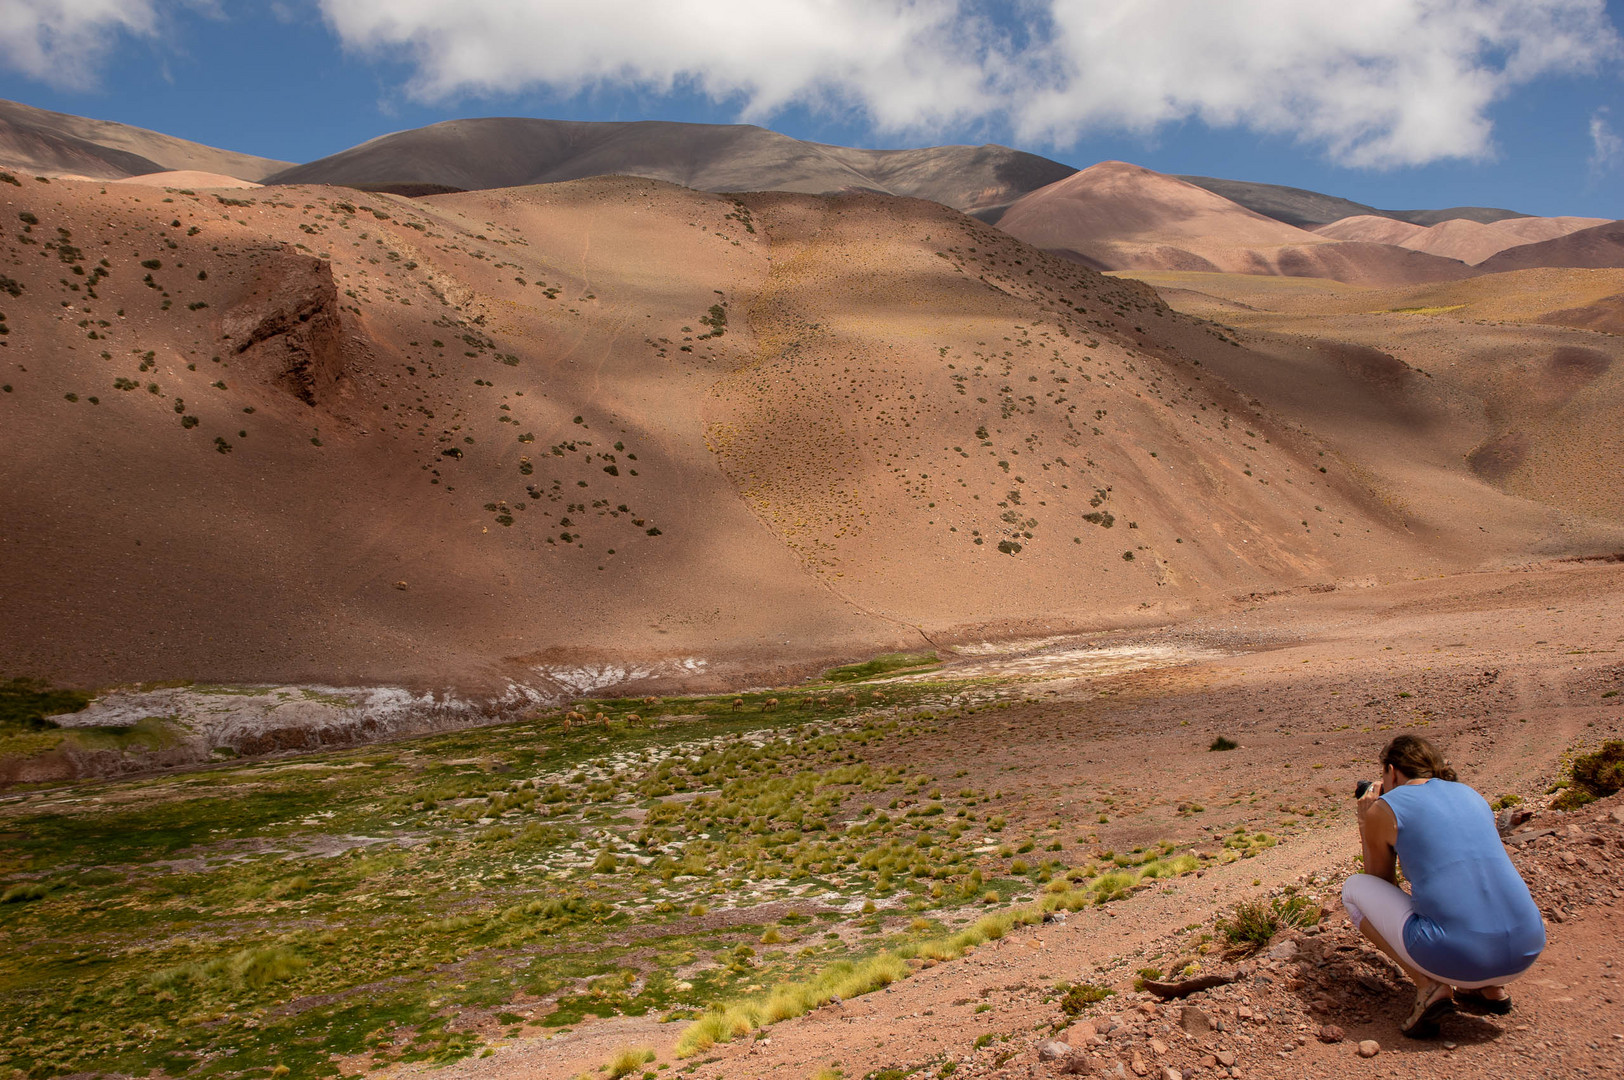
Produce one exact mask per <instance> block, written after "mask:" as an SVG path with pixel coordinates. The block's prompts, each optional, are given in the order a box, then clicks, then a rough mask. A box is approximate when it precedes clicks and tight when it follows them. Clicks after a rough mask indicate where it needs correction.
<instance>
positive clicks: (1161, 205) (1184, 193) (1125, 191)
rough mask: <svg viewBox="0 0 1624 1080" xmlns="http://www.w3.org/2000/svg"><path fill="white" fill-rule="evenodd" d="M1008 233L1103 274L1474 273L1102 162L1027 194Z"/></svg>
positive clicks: (1367, 279) (1371, 278)
mask: <svg viewBox="0 0 1624 1080" xmlns="http://www.w3.org/2000/svg"><path fill="white" fill-rule="evenodd" d="M998 227H999V228H1001V229H1003V230H1004V231H1006V232H1008V233H1009V234H1010V235H1012V236H1016V237H1018V238H1020V239H1021V240H1024V241H1026V242H1027V243H1029V244H1032V245H1033V246H1034V247H1039V248H1043V249H1045V250H1048V251H1057V252H1065V253H1067V254H1068V256H1069V257H1071V258H1074V259H1076V260H1077V261H1079V262H1082V263H1083V264H1084V265H1087V266H1092V267H1095V268H1098V269H1102V270H1132V271H1141V270H1184V271H1211V272H1224V273H1242V274H1280V275H1286V276H1289V277H1329V278H1334V279H1336V280H1338V281H1347V282H1354V283H1361V284H1382V285H1390V284H1397V283H1413V282H1418V281H1439V280H1450V279H1453V278H1458V277H1464V276H1468V275H1470V274H1471V272H1472V271H1471V270H1470V268H1469V267H1467V266H1465V265H1464V264H1462V263H1460V262H1458V261H1455V260H1449V259H1442V258H1438V257H1436V256H1432V255H1427V254H1423V253H1419V252H1412V251H1409V250H1406V249H1403V248H1399V247H1394V246H1392V245H1386V244H1370V243H1357V242H1349V243H1343V242H1337V241H1335V240H1333V239H1329V238H1327V237H1323V236H1318V235H1315V234H1314V233H1311V232H1307V231H1305V230H1303V229H1299V228H1296V227H1294V226H1291V225H1287V224H1285V223H1284V222H1281V221H1277V220H1275V219H1274V218H1270V217H1266V216H1264V215H1263V214H1259V213H1255V212H1253V211H1251V210H1248V209H1246V208H1245V207H1243V206H1240V205H1239V204H1237V203H1234V202H1231V201H1230V200H1228V199H1225V198H1223V197H1221V196H1219V195H1215V194H1213V193H1212V192H1210V191H1208V190H1206V189H1205V188H1201V187H1198V186H1196V185H1194V184H1190V183H1186V182H1185V181H1183V180H1180V179H1178V178H1176V177H1172V176H1166V175H1163V174H1161V173H1156V172H1152V171H1151V170H1149V169H1144V168H1141V167H1139V166H1137V165H1129V164H1126V163H1124V162H1119V161H1108V162H1102V163H1101V164H1099V165H1094V166H1091V167H1089V168H1087V169H1084V170H1083V171H1082V172H1079V173H1076V174H1075V175H1073V176H1070V177H1067V178H1066V179H1064V180H1061V181H1058V182H1056V183H1053V184H1050V185H1049V186H1048V187H1046V188H1043V189H1042V190H1040V191H1035V192H1033V193H1032V194H1030V195H1027V196H1025V197H1023V198H1022V199H1020V200H1019V201H1018V202H1016V203H1015V205H1014V206H1012V207H1010V208H1009V210H1008V211H1007V212H1006V213H1005V214H1004V215H1003V216H1002V217H1001V218H1000V219H999V222H998Z"/></svg>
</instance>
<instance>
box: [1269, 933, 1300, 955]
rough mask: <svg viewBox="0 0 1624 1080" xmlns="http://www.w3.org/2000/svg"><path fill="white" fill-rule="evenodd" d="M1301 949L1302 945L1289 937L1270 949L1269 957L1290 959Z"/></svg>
mask: <svg viewBox="0 0 1624 1080" xmlns="http://www.w3.org/2000/svg"><path fill="white" fill-rule="evenodd" d="M1300 950H1301V947H1300V946H1299V945H1298V944H1297V943H1296V942H1295V941H1293V940H1292V939H1291V938H1287V939H1286V940H1284V941H1282V942H1280V943H1279V944H1277V945H1275V946H1274V947H1272V948H1271V949H1269V952H1268V957H1269V959H1270V960H1290V959H1291V958H1292V957H1294V956H1296V955H1297V953H1298V952H1299V951H1300Z"/></svg>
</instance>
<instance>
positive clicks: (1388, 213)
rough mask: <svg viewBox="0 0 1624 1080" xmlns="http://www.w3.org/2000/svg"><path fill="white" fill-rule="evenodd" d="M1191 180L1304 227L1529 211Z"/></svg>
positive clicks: (1490, 217)
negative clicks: (1429, 205) (1425, 205)
mask: <svg viewBox="0 0 1624 1080" xmlns="http://www.w3.org/2000/svg"><path fill="white" fill-rule="evenodd" d="M1177 179H1179V180H1183V181H1184V182H1185V183H1187V184H1194V185H1195V186H1196V187H1202V188H1206V189H1207V190H1208V191H1210V192H1212V193H1213V194H1214V195H1222V196H1223V197H1224V198H1226V199H1228V200H1229V201H1230V202H1234V203H1239V204H1240V205H1242V206H1244V207H1246V208H1247V209H1248V210H1251V211H1252V212H1254V213H1258V214H1262V215H1263V216H1264V217H1272V218H1274V219H1275V220H1276V221H1284V222H1285V223H1286V224H1287V225H1295V226H1297V227H1298V228H1300V229H1312V228H1314V227H1315V226H1316V225H1329V224H1330V223H1331V222H1333V221H1341V220H1342V219H1343V218H1347V217H1354V216H1357V215H1361V214H1368V215H1371V216H1373V217H1384V218H1391V219H1393V220H1394V221H1408V222H1409V223H1410V224H1412V225H1421V226H1428V225H1436V224H1438V223H1439V222H1440V221H1453V220H1455V219H1457V218H1463V219H1465V220H1467V221H1476V222H1479V223H1481V224H1485V225H1486V224H1488V223H1489V222H1491V221H1505V220H1506V219H1507V218H1521V217H1528V216H1529V215H1527V214H1523V213H1520V212H1518V211H1516V210H1501V209H1498V208H1496V207H1492V206H1451V207H1449V208H1448V209H1445V210H1378V209H1376V208H1375V207H1374V206H1366V205H1365V204H1364V203H1358V202H1354V201H1353V200H1352V199H1343V198H1339V197H1337V196H1335V195H1325V194H1322V193H1320V192H1318V191H1309V190H1308V189H1306V188H1296V187H1286V186H1285V185H1283V184H1261V183H1257V182H1255V181H1252V180H1221V179H1219V178H1217V177H1214V176H1179V177H1177Z"/></svg>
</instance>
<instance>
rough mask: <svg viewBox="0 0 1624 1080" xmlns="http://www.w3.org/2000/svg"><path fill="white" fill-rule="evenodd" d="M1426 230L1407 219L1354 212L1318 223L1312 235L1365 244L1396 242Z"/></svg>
mask: <svg viewBox="0 0 1624 1080" xmlns="http://www.w3.org/2000/svg"><path fill="white" fill-rule="evenodd" d="M1426 231H1427V229H1426V226H1424V225H1415V224H1412V223H1411V222H1408V221H1398V220H1395V219H1394V218H1386V217H1378V216H1377V215H1375V214H1354V215H1353V216H1351V217H1345V218H1342V219H1340V220H1338V221H1333V222H1331V223H1330V224H1329V225H1319V226H1316V227H1315V228H1314V230H1313V232H1314V235H1316V236H1323V237H1325V238H1326V239H1327V240H1356V241H1360V242H1363V243H1367V244H1398V245H1400V246H1402V245H1403V243H1404V241H1406V240H1409V239H1410V238H1412V237H1415V236H1420V235H1421V234H1423V233H1425V232H1426Z"/></svg>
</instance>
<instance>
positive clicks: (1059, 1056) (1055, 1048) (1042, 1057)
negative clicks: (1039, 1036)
mask: <svg viewBox="0 0 1624 1080" xmlns="http://www.w3.org/2000/svg"><path fill="white" fill-rule="evenodd" d="M1070 1056H1071V1047H1070V1046H1068V1045H1067V1044H1065V1043H1063V1042H1061V1041H1059V1040H1058V1039H1051V1040H1049V1041H1048V1042H1046V1043H1044V1044H1043V1045H1041V1046H1039V1047H1038V1060H1039V1061H1060V1060H1063V1059H1064V1058H1068V1057H1070Z"/></svg>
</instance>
